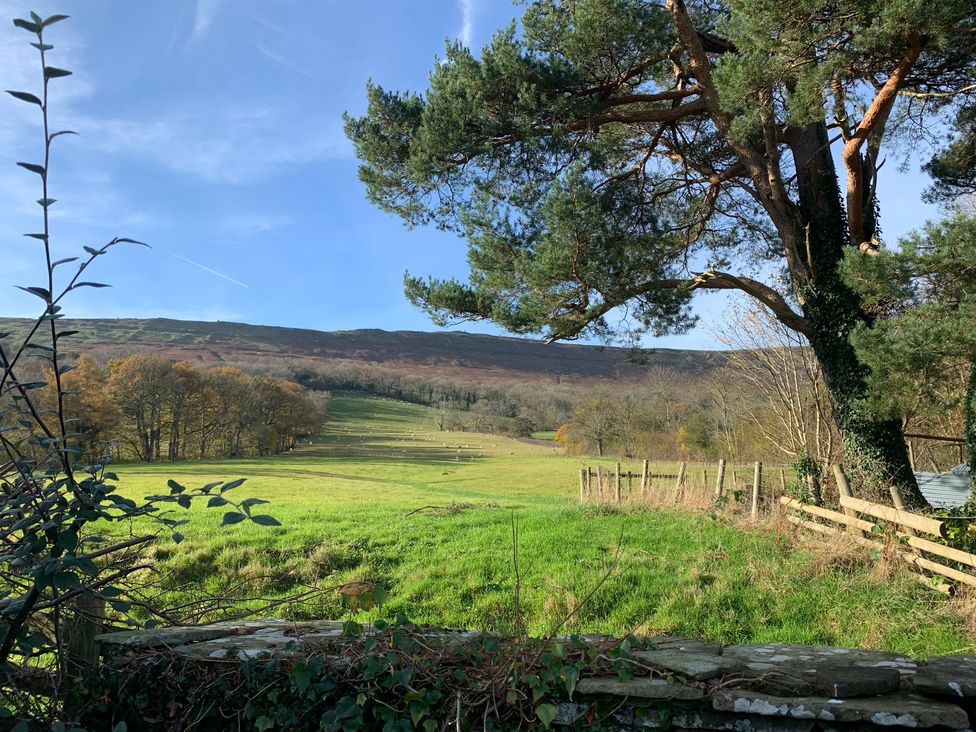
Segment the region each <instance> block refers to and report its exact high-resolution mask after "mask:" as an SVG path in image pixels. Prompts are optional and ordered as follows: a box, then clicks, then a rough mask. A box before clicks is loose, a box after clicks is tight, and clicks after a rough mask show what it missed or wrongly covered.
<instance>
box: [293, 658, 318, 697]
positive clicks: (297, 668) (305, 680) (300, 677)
mask: <svg viewBox="0 0 976 732" xmlns="http://www.w3.org/2000/svg"><path fill="white" fill-rule="evenodd" d="M288 675H289V676H290V677H291V680H292V682H293V683H294V684H295V688H296V689H298V693H299V694H304V693H305V691H306V689H308V685H309V684H311V683H312V676H313V674H312V671H311V670H310V669H309V668H308V666H306V665H305V664H304V663H299V664H295V665H294V666H292V669H291V671H290V672H289V673H288Z"/></svg>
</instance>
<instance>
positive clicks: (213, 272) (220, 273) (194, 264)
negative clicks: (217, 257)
mask: <svg viewBox="0 0 976 732" xmlns="http://www.w3.org/2000/svg"><path fill="white" fill-rule="evenodd" d="M169 254H170V255H171V256H174V257H176V258H177V259H182V260H183V261H184V262H186V263H187V264H192V265H193V266H194V267H199V268H200V269H202V270H203V271H204V272H209V273H210V274H215V275H217V276H218V277H223V278H224V279H225V280H227V281H228V282H233V283H234V284H235V285H240V286H241V287H243V288H244V289H246V290H250V289H251V288H250V287H248V286H247V285H245V284H244V283H243V282H241V281H240V280H235V279H234V278H233V277H228V276H227V275H225V274H224V273H223V272H218V271H217V270H215V269H210V267H206V266H204V265H202V264H200V263H199V262H194V261H193V260H192V259H187V258H186V257H184V256H181V255H179V254H176V253H174V252H169Z"/></svg>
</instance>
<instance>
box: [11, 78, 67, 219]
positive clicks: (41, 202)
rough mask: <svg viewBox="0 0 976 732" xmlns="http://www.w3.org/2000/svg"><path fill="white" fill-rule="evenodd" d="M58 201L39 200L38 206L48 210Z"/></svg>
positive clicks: (52, 199)
mask: <svg viewBox="0 0 976 732" xmlns="http://www.w3.org/2000/svg"><path fill="white" fill-rule="evenodd" d="M12 93H13V92H11V94H12ZM57 200H58V199H56V198H38V199H37V205H38V206H42V207H44V208H47V207H48V206H50V205H51V204H53V203H56V202H57Z"/></svg>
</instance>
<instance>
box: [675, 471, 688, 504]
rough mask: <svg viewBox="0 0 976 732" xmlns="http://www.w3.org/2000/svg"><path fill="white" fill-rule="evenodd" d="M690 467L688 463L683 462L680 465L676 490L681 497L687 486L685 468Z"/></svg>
mask: <svg viewBox="0 0 976 732" xmlns="http://www.w3.org/2000/svg"><path fill="white" fill-rule="evenodd" d="M687 469H688V463H681V465H679V466H678V479H677V480H676V481H675V482H674V491H675V493H676V494H677V495H678V496H679V497H680V496H681V494H682V492H683V491H684V487H685V470H687Z"/></svg>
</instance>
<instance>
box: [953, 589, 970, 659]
mask: <svg viewBox="0 0 976 732" xmlns="http://www.w3.org/2000/svg"><path fill="white" fill-rule="evenodd" d="M948 604H949V606H950V608H951V609H952V612H953V613H954V614H955V615H956V616H957V617H958V618H959V619H960V620H961V621H962V623H963V626H964V627H965V628H966V631H967V634H968V635H969V637H970V638H976V588H973V587H966V586H965V585H960V586H959V587H957V588H956V594H955V596H954V597H953V598H952V599H950V600H949V603H948ZM965 650H967V651H968V652H970V653H971V652H972V649H971V648H969V649H965Z"/></svg>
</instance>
